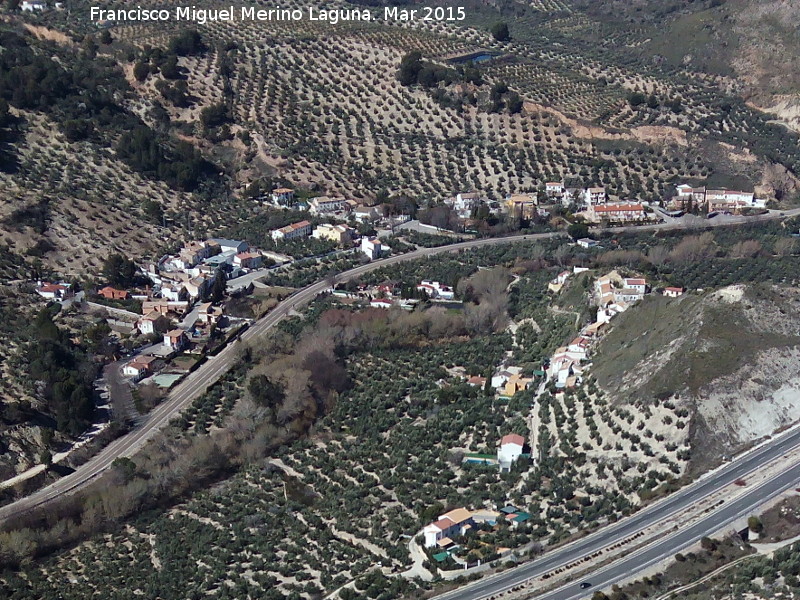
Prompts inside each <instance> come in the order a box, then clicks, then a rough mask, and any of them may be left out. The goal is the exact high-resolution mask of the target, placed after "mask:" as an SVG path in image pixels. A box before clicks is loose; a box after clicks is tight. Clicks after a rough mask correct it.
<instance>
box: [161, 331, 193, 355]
mask: <svg viewBox="0 0 800 600" xmlns="http://www.w3.org/2000/svg"><path fill="white" fill-rule="evenodd" d="M164 345H165V346H167V347H168V348H170V349H172V350H183V349H184V348H186V346H188V345H189V338H187V337H186V332H185V331H184V330H183V329H173V330H172V331H169V332H167V333H165V334H164Z"/></svg>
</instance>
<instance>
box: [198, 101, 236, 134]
mask: <svg viewBox="0 0 800 600" xmlns="http://www.w3.org/2000/svg"><path fill="white" fill-rule="evenodd" d="M229 120H230V113H229V112H228V107H227V106H225V105H224V104H222V103H219V104H212V105H211V106H206V107H205V108H204V109H203V110H202V111H201V112H200V123H202V124H203V128H204V129H206V130H208V129H211V128H213V127H218V126H220V125H222V124H223V123H226V122H228V121H229Z"/></svg>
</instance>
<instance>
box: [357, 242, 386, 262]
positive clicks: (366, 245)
mask: <svg viewBox="0 0 800 600" xmlns="http://www.w3.org/2000/svg"><path fill="white" fill-rule="evenodd" d="M361 252H363V253H364V254H366V255H367V256H368V257H369V259H370V260H375V259H376V258H380V256H381V254H382V253H383V246H381V242H380V240H378V238H368V237H363V238H361Z"/></svg>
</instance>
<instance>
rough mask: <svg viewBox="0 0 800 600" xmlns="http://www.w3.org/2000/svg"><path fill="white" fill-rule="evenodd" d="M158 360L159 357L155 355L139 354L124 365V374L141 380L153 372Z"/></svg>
mask: <svg viewBox="0 0 800 600" xmlns="http://www.w3.org/2000/svg"><path fill="white" fill-rule="evenodd" d="M156 360H158V359H157V358H156V357H155V356H137V357H136V358H134V359H133V360H132V361H130V362H129V363H127V364H126V365H125V366H123V367H122V374H123V375H124V376H125V377H130V378H132V379H133V380H134V381H139V380H140V379H142V378H144V377H146V376H147V375H149V374H150V373H152V372H153V369H154V367H155V365H154V363H155V362H156Z"/></svg>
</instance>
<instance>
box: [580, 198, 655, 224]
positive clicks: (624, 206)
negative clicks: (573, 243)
mask: <svg viewBox="0 0 800 600" xmlns="http://www.w3.org/2000/svg"><path fill="white" fill-rule="evenodd" d="M586 214H587V216H588V218H589V220H590V221H593V222H595V223H599V222H601V221H611V222H614V223H627V222H632V221H646V220H647V213H646V211H645V210H644V206H642V205H641V204H638V203H621V202H614V203H609V204H600V205H595V204H590V205H589V206H588V208H587V209H586Z"/></svg>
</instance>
